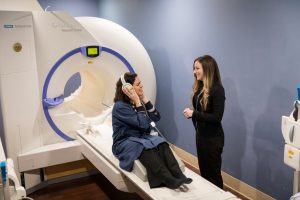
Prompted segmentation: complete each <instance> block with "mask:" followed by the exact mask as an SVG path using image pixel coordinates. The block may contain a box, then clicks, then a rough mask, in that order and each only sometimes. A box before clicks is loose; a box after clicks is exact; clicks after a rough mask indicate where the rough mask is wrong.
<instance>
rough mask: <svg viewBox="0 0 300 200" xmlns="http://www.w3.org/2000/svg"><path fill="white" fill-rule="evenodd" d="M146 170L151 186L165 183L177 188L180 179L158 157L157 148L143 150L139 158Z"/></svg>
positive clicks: (180, 182)
mask: <svg viewBox="0 0 300 200" xmlns="http://www.w3.org/2000/svg"><path fill="white" fill-rule="evenodd" d="M139 160H140V161H141V163H142V164H143V165H144V167H145V168H146V170H147V177H148V182H149V185H150V187H151V188H154V187H160V186H161V185H162V184H165V185H166V186H167V187H169V188H171V189H176V188H178V187H179V186H180V185H181V184H182V181H181V180H179V179H176V178H175V177H173V175H172V174H171V173H170V171H169V170H168V168H167V167H166V166H165V164H164V161H163V160H162V159H161V158H160V156H159V154H158V151H157V149H148V150H144V151H143V152H142V154H141V156H140V158H139Z"/></svg>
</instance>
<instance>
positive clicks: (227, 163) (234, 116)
mask: <svg viewBox="0 0 300 200" xmlns="http://www.w3.org/2000/svg"><path fill="white" fill-rule="evenodd" d="M223 85H224V88H225V95H226V101H225V113H224V118H223V122H222V125H223V128H224V134H225V147H224V154H223V160H224V162H223V163H224V164H223V167H222V170H223V171H225V172H226V173H228V174H230V175H232V176H234V177H235V178H237V179H241V176H242V169H241V166H242V163H241V162H242V158H243V157H244V154H245V148H246V135H247V130H246V120H245V116H244V113H243V111H242V109H241V105H240V102H239V99H238V95H237V87H236V84H235V82H234V80H232V79H230V78H225V79H224V80H223Z"/></svg>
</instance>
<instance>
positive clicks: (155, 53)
mask: <svg viewBox="0 0 300 200" xmlns="http://www.w3.org/2000/svg"><path fill="white" fill-rule="evenodd" d="M146 50H147V52H148V54H149V56H150V58H151V61H152V64H153V67H154V71H155V75H156V84H157V95H156V107H157V109H158V110H159V112H160V115H161V120H160V121H159V129H160V131H161V132H162V134H163V135H164V136H165V137H166V138H167V139H168V140H169V141H170V142H174V141H177V140H176V139H177V137H178V129H177V126H176V122H175V118H174V108H175V106H174V101H173V100H174V97H173V93H172V90H171V86H172V80H171V72H170V69H171V66H170V61H169V56H168V54H167V51H166V50H165V49H164V48H161V47H155V48H148V47H146Z"/></svg>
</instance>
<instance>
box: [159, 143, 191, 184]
mask: <svg viewBox="0 0 300 200" xmlns="http://www.w3.org/2000/svg"><path fill="white" fill-rule="evenodd" d="M158 151H159V155H160V157H161V159H162V160H163V161H164V162H165V164H166V166H167V167H168V169H169V171H170V172H171V173H172V175H173V176H174V177H176V178H178V179H182V180H184V183H187V184H188V183H191V182H192V179H189V178H187V177H186V176H185V175H184V174H183V173H182V171H181V169H180V167H179V165H178V162H177V160H176V158H175V157H174V154H173V152H172V151H171V149H170V147H169V145H168V144H167V143H162V144H160V145H159V146H158Z"/></svg>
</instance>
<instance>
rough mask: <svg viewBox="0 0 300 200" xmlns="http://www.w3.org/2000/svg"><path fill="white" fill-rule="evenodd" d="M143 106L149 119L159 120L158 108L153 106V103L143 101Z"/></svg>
mask: <svg viewBox="0 0 300 200" xmlns="http://www.w3.org/2000/svg"><path fill="white" fill-rule="evenodd" d="M145 107H146V110H147V113H148V115H149V117H150V118H151V120H153V121H154V122H158V121H159V120H160V114H159V112H158V110H157V109H156V108H155V107H154V106H153V104H152V103H151V102H150V101H148V102H146V103H145Z"/></svg>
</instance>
